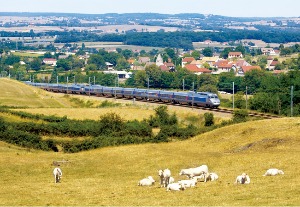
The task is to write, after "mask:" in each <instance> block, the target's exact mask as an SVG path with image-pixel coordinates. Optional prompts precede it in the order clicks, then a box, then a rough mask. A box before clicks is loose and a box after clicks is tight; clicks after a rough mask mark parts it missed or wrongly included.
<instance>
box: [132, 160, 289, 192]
mask: <svg viewBox="0 0 300 207" xmlns="http://www.w3.org/2000/svg"><path fill="white" fill-rule="evenodd" d="M279 174H284V173H283V171H282V170H278V169H276V168H272V169H269V170H267V172H266V173H265V174H264V175H263V176H274V175H279ZM179 175H185V176H187V178H188V179H186V180H179V181H177V182H175V179H174V178H173V177H171V171H170V170H169V169H165V170H159V171H158V176H159V178H160V186H161V187H165V188H166V189H167V191H172V190H173V191H180V190H185V189H186V188H191V187H195V186H196V184H197V182H201V181H202V182H207V181H215V180H217V179H218V178H219V176H218V175H217V174H216V173H213V172H209V171H208V167H207V165H201V166H199V167H196V168H188V169H182V170H181V171H180V173H179ZM154 183H155V180H154V179H153V177H152V176H148V177H147V178H144V179H142V180H140V181H139V182H138V185H139V186H151V185H154ZM249 183H250V177H249V175H247V174H246V173H242V174H241V175H239V176H237V178H236V179H235V184H249Z"/></svg>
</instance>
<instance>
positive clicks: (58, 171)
mask: <svg viewBox="0 0 300 207" xmlns="http://www.w3.org/2000/svg"><path fill="white" fill-rule="evenodd" d="M53 175H54V182H55V183H58V182H60V179H61V177H62V171H61V169H60V168H59V167H56V168H54V170H53Z"/></svg>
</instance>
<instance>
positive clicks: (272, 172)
mask: <svg viewBox="0 0 300 207" xmlns="http://www.w3.org/2000/svg"><path fill="white" fill-rule="evenodd" d="M283 174H284V172H283V171H282V170H278V169H276V168H271V169H268V170H267V172H266V173H265V174H264V175H263V176H273V175H283Z"/></svg>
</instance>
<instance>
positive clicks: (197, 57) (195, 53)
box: [192, 50, 200, 60]
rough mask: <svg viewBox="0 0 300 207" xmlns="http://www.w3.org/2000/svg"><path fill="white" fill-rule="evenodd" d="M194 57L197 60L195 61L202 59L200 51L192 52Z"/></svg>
mask: <svg viewBox="0 0 300 207" xmlns="http://www.w3.org/2000/svg"><path fill="white" fill-rule="evenodd" d="M192 57H193V58H195V60H199V59H200V52H199V51H198V50H194V51H193V52H192Z"/></svg>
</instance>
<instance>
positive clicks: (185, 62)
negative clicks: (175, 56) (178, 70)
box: [181, 57, 195, 68]
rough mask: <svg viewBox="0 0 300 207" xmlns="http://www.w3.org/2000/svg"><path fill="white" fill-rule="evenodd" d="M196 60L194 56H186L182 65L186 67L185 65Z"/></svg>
mask: <svg viewBox="0 0 300 207" xmlns="http://www.w3.org/2000/svg"><path fill="white" fill-rule="evenodd" d="M194 60H195V58H193V57H185V58H183V59H182V61H181V67H182V68H184V66H185V65H186V64H188V63H191V62H192V61H194Z"/></svg>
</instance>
